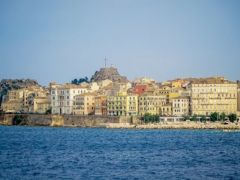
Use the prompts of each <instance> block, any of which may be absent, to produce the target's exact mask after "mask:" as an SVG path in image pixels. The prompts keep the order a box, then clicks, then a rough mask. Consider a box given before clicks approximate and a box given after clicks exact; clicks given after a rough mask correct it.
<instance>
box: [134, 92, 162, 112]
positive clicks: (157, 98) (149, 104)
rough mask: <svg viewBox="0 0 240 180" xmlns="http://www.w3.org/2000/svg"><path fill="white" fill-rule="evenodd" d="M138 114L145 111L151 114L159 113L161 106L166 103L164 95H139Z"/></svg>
mask: <svg viewBox="0 0 240 180" xmlns="http://www.w3.org/2000/svg"><path fill="white" fill-rule="evenodd" d="M138 101H139V103H138V104H139V105H138V106H139V115H141V116H143V115H144V114H146V113H149V114H152V115H161V114H162V111H161V110H162V109H161V107H162V106H164V105H165V104H166V103H167V96H166V95H153V94H147V93H145V94H142V95H140V96H139V100H138Z"/></svg>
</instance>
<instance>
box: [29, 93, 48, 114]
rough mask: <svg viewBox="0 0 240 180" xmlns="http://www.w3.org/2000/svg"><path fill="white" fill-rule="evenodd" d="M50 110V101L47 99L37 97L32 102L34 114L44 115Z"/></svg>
mask: <svg viewBox="0 0 240 180" xmlns="http://www.w3.org/2000/svg"><path fill="white" fill-rule="evenodd" d="M50 108H51V101H50V98H48V97H37V98H34V100H33V110H32V112H34V113H46V112H47V110H50Z"/></svg>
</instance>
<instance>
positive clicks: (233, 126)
mask: <svg viewBox="0 0 240 180" xmlns="http://www.w3.org/2000/svg"><path fill="white" fill-rule="evenodd" d="M106 128H124V129H222V130H240V123H229V124H223V123H221V122H205V123H203V122H161V123H155V124H129V123H108V124H107V125H106Z"/></svg>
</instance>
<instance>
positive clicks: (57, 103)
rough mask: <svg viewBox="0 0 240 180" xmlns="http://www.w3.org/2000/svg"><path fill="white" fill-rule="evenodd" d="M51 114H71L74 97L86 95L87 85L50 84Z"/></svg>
mask: <svg viewBox="0 0 240 180" xmlns="http://www.w3.org/2000/svg"><path fill="white" fill-rule="evenodd" d="M50 88H51V106H52V114H72V113H73V101H74V96H76V95H79V94H83V93H87V92H88V91H89V90H88V85H74V84H62V85H60V84H55V83H51V84H50Z"/></svg>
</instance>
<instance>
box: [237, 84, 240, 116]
mask: <svg viewBox="0 0 240 180" xmlns="http://www.w3.org/2000/svg"><path fill="white" fill-rule="evenodd" d="M237 110H238V111H239V112H240V83H238V89H237Z"/></svg>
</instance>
